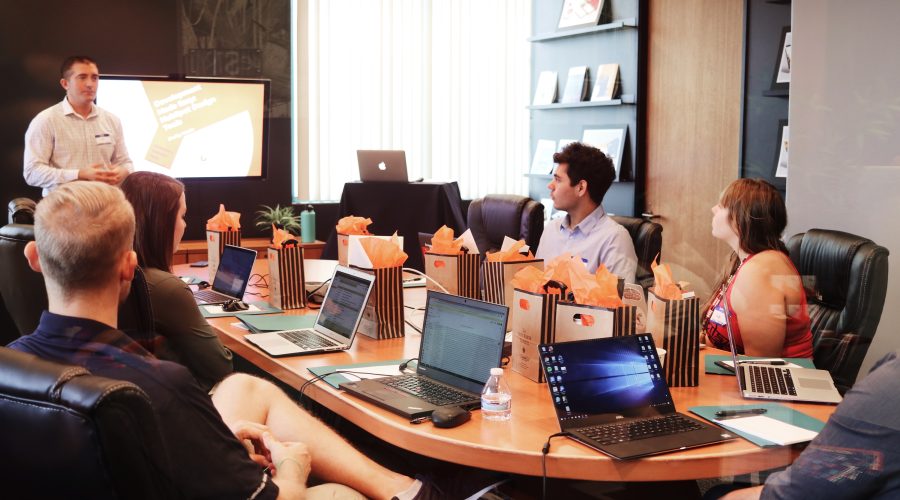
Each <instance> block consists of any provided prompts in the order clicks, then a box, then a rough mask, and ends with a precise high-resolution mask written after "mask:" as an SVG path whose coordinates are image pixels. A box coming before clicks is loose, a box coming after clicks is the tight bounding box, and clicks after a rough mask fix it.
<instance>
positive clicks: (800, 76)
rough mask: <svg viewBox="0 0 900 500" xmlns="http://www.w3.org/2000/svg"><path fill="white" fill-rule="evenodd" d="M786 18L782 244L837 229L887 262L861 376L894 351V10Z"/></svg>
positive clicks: (889, 0)
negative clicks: (789, 43)
mask: <svg viewBox="0 0 900 500" xmlns="http://www.w3.org/2000/svg"><path fill="white" fill-rule="evenodd" d="M792 9H793V12H792V18H793V24H792V33H793V59H794V64H793V65H792V68H791V96H790V127H791V137H790V140H791V143H790V173H789V177H788V183H787V208H788V214H789V226H788V229H787V231H785V234H786V235H792V234H795V233H798V232H801V231H805V230H807V229H810V228H815V227H818V228H824V229H837V230H842V231H846V232H849V233H853V234H857V235H860V236H865V237H867V238H870V239H871V240H873V241H875V243H878V244H879V245H882V246H884V247H886V248H887V249H888V250H889V251H890V252H891V255H890V257H889V266H890V276H889V279H888V291H887V299H886V301H885V306H884V313H883V314H882V316H881V323H880V324H879V328H878V333H877V334H876V336H875V341H874V344H873V345H872V346H871V347H870V348H869V352H868V355H867V357H866V360H865V362H864V363H863V366H862V369H861V370H860V376H862V375H864V374H865V373H867V372H868V370H869V368H871V365H872V364H873V363H874V362H875V361H877V360H878V359H880V358H881V357H882V356H883V355H884V354H885V353H886V352H889V351H892V350H895V349H900V221H898V219H897V217H898V216H900V63H898V59H897V49H898V48H900V29H898V27H897V19H900V2H896V1H894V0H855V1H852V2H848V1H846V0H794V1H793V3H792ZM773 133H775V132H774V131H773Z"/></svg>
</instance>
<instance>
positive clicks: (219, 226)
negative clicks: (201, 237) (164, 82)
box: [206, 203, 241, 231]
mask: <svg viewBox="0 0 900 500" xmlns="http://www.w3.org/2000/svg"><path fill="white" fill-rule="evenodd" d="M240 228H241V214H239V213H237V212H228V211H226V210H225V205H224V204H222V203H220V204H219V213H217V214H216V215H215V216H213V218H212V219H209V220H208V221H206V229H207V230H209V231H237V230H238V229H240Z"/></svg>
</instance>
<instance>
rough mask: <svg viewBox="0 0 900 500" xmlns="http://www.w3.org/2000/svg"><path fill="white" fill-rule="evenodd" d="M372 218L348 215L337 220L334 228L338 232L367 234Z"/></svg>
mask: <svg viewBox="0 0 900 500" xmlns="http://www.w3.org/2000/svg"><path fill="white" fill-rule="evenodd" d="M371 223H372V219H370V218H368V217H365V218H363V217H356V216H353V215H348V216H347V217H344V218H342V219H341V220H339V221H338V223H337V225H336V226H335V229H337V232H338V233H340V234H369V224H371Z"/></svg>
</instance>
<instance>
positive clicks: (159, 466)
mask: <svg viewBox="0 0 900 500" xmlns="http://www.w3.org/2000/svg"><path fill="white" fill-rule="evenodd" d="M0 429H3V432H0V450H3V453H2V456H3V457H2V458H0V466H2V470H3V476H4V477H6V478H8V479H9V480H8V481H5V482H4V484H3V486H2V488H3V496H4V497H5V498H96V499H105V498H137V499H143V498H146V499H156V498H177V492H176V491H175V490H174V489H173V488H172V482H171V478H172V475H171V473H170V469H169V463H168V458H167V456H166V452H165V449H164V447H163V444H162V439H161V437H160V434H159V429H158V426H157V422H156V417H155V415H154V413H153V409H152V407H151V404H150V399H149V398H148V397H147V395H146V393H144V391H142V390H141V389H140V388H138V387H137V386H136V385H134V384H132V383H130V382H124V381H119V380H112V379H108V378H103V377H95V376H93V375H91V374H90V373H89V372H88V371H87V370H86V369H84V368H81V367H77V366H69V365H62V364H59V363H53V362H49V361H44V360H41V359H39V358H37V357H35V356H32V355H30V354H25V353H21V352H17V351H13V350H12V349H7V348H5V347H0Z"/></svg>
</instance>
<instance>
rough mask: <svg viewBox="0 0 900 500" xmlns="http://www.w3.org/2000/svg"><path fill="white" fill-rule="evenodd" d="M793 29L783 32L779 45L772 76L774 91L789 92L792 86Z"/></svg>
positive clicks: (786, 29) (789, 28)
mask: <svg viewBox="0 0 900 500" xmlns="http://www.w3.org/2000/svg"><path fill="white" fill-rule="evenodd" d="M791 62H792V55H791V27H790V26H785V27H784V28H782V30H781V43H780V44H778V56H777V59H776V63H775V74H774V75H772V90H788V89H789V88H790V84H791Z"/></svg>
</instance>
